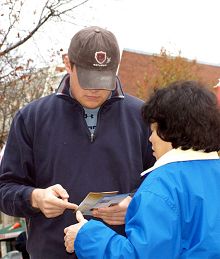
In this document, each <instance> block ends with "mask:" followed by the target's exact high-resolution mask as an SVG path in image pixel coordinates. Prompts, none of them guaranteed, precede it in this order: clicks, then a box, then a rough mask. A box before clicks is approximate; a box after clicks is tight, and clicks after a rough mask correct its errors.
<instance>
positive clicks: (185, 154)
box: [141, 148, 219, 176]
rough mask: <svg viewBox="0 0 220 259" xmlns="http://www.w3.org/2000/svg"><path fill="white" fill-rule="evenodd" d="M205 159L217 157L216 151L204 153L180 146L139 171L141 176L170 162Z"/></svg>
mask: <svg viewBox="0 0 220 259" xmlns="http://www.w3.org/2000/svg"><path fill="white" fill-rule="evenodd" d="M207 159H219V156H218V153H217V152H209V153H206V152H204V151H195V150H192V149H188V150H182V149H180V148H177V149H171V150H170V151H168V152H167V153H165V154H164V155H163V156H161V157H160V158H159V159H158V160H157V161H156V162H155V164H154V166H152V167H151V168H149V169H147V170H145V171H144V172H142V173H141V176H144V175H145V174H148V173H149V172H151V171H153V170H154V169H156V168H158V167H160V166H162V165H166V164H169V163H172V162H178V161H191V160H207Z"/></svg>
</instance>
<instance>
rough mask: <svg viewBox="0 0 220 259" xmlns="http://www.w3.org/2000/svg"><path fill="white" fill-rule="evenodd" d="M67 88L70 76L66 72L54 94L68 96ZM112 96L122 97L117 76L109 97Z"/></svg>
mask: <svg viewBox="0 0 220 259" xmlns="http://www.w3.org/2000/svg"><path fill="white" fill-rule="evenodd" d="M69 88H70V76H69V74H66V75H65V76H64V77H63V78H62V80H61V82H60V85H59V87H58V89H57V92H56V95H57V96H68V97H70V94H69ZM112 98H120V99H124V93H123V90H122V87H121V82H120V80H119V78H118V77H117V80H116V89H115V90H113V91H112V95H111V98H110V99H112Z"/></svg>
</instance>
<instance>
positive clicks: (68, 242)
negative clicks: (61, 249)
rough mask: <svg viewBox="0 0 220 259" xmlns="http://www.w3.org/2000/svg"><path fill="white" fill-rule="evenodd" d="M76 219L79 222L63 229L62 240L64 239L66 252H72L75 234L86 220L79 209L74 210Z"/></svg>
mask: <svg viewBox="0 0 220 259" xmlns="http://www.w3.org/2000/svg"><path fill="white" fill-rule="evenodd" d="M76 219H77V221H78V222H79V223H77V224H75V225H71V226H69V227H67V228H65V229H64V233H65V236H64V241H65V247H66V251H67V252H68V253H73V252H74V242H75V239H76V236H77V234H78V232H79V230H80V228H81V227H82V226H83V225H84V224H85V223H86V222H88V220H86V219H85V218H84V217H83V215H82V213H81V212H80V211H77V212H76Z"/></svg>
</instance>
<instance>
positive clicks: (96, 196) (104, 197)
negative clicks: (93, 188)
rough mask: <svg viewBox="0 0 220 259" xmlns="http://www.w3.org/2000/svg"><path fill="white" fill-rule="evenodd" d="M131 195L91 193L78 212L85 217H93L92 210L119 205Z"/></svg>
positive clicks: (80, 205) (116, 192) (114, 192)
mask: <svg viewBox="0 0 220 259" xmlns="http://www.w3.org/2000/svg"><path fill="white" fill-rule="evenodd" d="M129 194H130V193H123V194H118V191H113V192H90V193H89V194H88V195H87V196H86V197H85V199H84V200H83V201H82V202H81V203H80V204H79V207H78V209H77V210H79V211H81V212H82V214H83V215H90V216H91V215H92V210H93V209H97V208H105V207H109V206H113V205H115V204H118V203H119V202H121V201H122V200H124V199H125V198H126V197H127V196H129Z"/></svg>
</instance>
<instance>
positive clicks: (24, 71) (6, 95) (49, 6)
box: [0, 0, 88, 149]
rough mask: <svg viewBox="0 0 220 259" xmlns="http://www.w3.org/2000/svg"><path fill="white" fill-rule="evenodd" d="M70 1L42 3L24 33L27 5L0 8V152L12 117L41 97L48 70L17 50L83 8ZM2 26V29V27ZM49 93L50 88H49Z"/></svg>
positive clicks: (8, 3) (5, 3)
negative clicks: (21, 25) (48, 26)
mask: <svg viewBox="0 0 220 259" xmlns="http://www.w3.org/2000/svg"><path fill="white" fill-rule="evenodd" d="M87 1H88V0H82V1H81V2H80V3H79V1H78V3H77V4H76V1H73V0H45V2H44V3H43V4H42V6H41V7H39V8H38V9H37V10H35V11H34V13H33V16H32V17H33V20H32V22H30V23H29V24H27V27H28V29H27V30H19V29H18V27H19V23H20V22H21V20H22V17H23V16H24V13H23V10H24V9H25V5H26V4H27V2H25V1H23V0H16V1H15V0H2V1H1V2H2V3H1V6H0V24H1V28H0V149H1V147H2V145H3V143H4V142H5V139H6V137H7V134H8V129H9V125H10V124H11V120H12V118H13V116H14V113H15V112H16V111H17V110H18V109H19V108H21V107H22V106H23V105H24V104H26V103H27V102H30V101H32V100H33V99H36V98H39V97H40V96H42V94H43V93H45V91H44V84H45V82H46V80H47V76H48V68H46V69H41V70H39V69H37V68H36V63H35V62H34V61H33V60H32V59H30V58H24V57H23V56H24V55H23V53H21V51H20V48H21V46H23V45H24V44H25V43H26V42H28V41H30V39H32V38H33V36H34V35H35V34H36V33H37V32H38V30H39V29H40V28H41V27H42V26H44V25H45V24H46V23H48V22H49V21H51V20H56V21H57V20H58V21H61V20H63V19H64V16H65V15H67V14H68V13H70V12H71V11H72V10H73V9H75V8H77V7H78V6H80V5H82V4H84V3H85V2H87ZM3 25H4V26H3ZM48 89H50V87H48Z"/></svg>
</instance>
